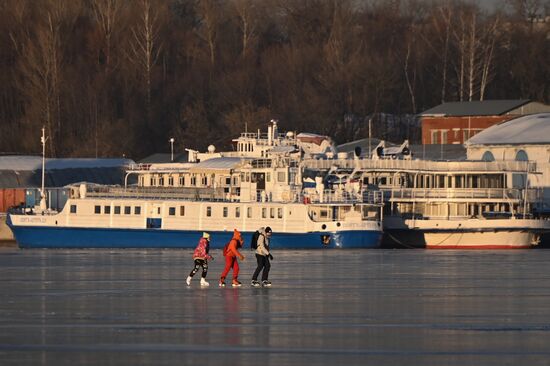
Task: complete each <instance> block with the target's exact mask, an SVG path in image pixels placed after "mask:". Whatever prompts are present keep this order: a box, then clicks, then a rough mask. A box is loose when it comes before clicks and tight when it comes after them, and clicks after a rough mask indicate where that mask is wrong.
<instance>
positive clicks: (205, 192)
mask: <svg viewBox="0 0 550 366" xmlns="http://www.w3.org/2000/svg"><path fill="white" fill-rule="evenodd" d="M43 141H44V140H43ZM233 141H234V142H235V144H236V151H231V152H216V151H215V148H214V147H213V146H210V147H209V149H208V152H207V153H199V152H198V151H194V150H188V151H189V162H188V163H171V164H150V165H143V164H142V165H133V166H130V167H129V169H128V172H127V177H129V176H131V175H137V178H138V185H137V186H135V187H130V186H125V187H105V186H89V185H85V184H82V185H80V186H79V187H74V188H73V189H72V190H71V197H70V198H69V199H68V201H67V203H66V205H65V207H64V208H63V210H62V211H61V212H52V211H50V210H48V209H47V208H46V207H45V205H44V203H43V204H42V208H35V209H34V210H32V212H30V211H29V210H26V211H25V212H12V213H10V214H9V216H8V220H7V222H8V225H9V226H10V227H11V229H12V231H13V232H14V236H15V238H16V240H17V242H18V244H19V246H20V247H24V248H38V247H40V248H44V247H55V248H69V247H70V248H98V247H100V248H101V247H103V248H106V247H109V248H112V247H117V248H120V247H128V248H137V247H145V248H157V247H159V248H160V247H162V248H168V247H179V248H181V247H183V248H192V247H194V246H195V245H196V242H197V240H198V238H200V236H201V234H202V232H203V231H208V232H210V234H211V238H212V242H211V245H212V247H214V248H216V247H217V248H220V247H223V246H224V245H225V243H226V242H228V241H229V239H230V238H231V236H232V234H233V229H238V230H239V231H241V232H243V234H244V237H245V241H246V242H247V244H246V245H248V241H249V237H251V235H252V233H253V232H254V231H255V230H257V229H258V228H260V227H262V226H270V227H271V228H272V229H273V232H274V235H273V238H272V245H273V246H274V247H277V248H325V247H330V248H337V247H339V248H374V247H378V246H379V245H380V242H381V237H382V224H381V220H382V217H381V214H382V207H383V205H382V196H381V194H380V192H376V191H367V190H361V191H356V192H353V194H350V193H349V192H343V191H340V190H336V191H335V190H332V189H326V188H325V187H324V185H323V182H322V181H321V179H320V178H318V177H315V176H314V174H313V177H308V172H307V171H306V169H305V167H304V165H303V164H302V161H303V158H304V157H306V158H322V157H324V156H326V155H327V153H328V154H329V156H330V151H331V148H332V144H331V141H330V139H328V138H326V137H324V136H319V135H312V134H299V135H295V134H294V133H292V132H289V133H287V134H280V133H278V131H277V123H276V122H275V121H272V122H271V124H270V126H269V128H268V132H267V134H265V133H260V131H258V132H257V133H249V132H245V133H242V134H241V136H240V137H239V138H237V139H235V140H233ZM312 178H317V179H312Z"/></svg>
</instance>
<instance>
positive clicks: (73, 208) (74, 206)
mask: <svg viewBox="0 0 550 366" xmlns="http://www.w3.org/2000/svg"><path fill="white" fill-rule="evenodd" d="M71 213H72V214H75V213H76V205H71Z"/></svg>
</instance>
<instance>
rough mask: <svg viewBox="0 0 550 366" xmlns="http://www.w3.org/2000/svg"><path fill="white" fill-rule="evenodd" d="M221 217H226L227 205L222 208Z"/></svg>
mask: <svg viewBox="0 0 550 366" xmlns="http://www.w3.org/2000/svg"><path fill="white" fill-rule="evenodd" d="M223 217H227V207H224V208H223Z"/></svg>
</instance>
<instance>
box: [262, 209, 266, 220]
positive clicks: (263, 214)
mask: <svg viewBox="0 0 550 366" xmlns="http://www.w3.org/2000/svg"><path fill="white" fill-rule="evenodd" d="M265 218H267V208H265V207H264V208H262V219H265Z"/></svg>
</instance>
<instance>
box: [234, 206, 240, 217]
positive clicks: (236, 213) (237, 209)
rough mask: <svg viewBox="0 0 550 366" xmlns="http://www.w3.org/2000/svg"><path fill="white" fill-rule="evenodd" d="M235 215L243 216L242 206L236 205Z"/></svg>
mask: <svg viewBox="0 0 550 366" xmlns="http://www.w3.org/2000/svg"><path fill="white" fill-rule="evenodd" d="M235 217H241V208H240V207H235Z"/></svg>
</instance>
